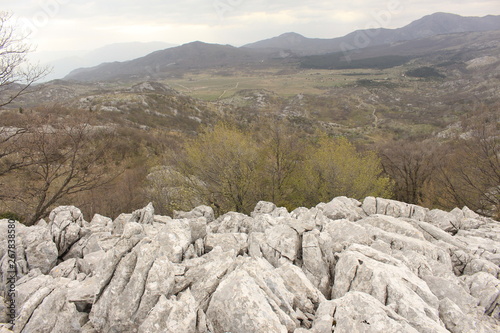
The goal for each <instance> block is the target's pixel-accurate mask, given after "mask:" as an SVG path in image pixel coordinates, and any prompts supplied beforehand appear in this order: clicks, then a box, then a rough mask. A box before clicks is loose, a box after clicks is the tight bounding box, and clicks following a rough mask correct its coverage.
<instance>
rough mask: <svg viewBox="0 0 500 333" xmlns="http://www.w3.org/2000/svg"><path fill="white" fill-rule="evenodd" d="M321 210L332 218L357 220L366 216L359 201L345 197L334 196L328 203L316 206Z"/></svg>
mask: <svg viewBox="0 0 500 333" xmlns="http://www.w3.org/2000/svg"><path fill="white" fill-rule="evenodd" d="M316 207H317V208H319V209H320V210H322V211H323V214H324V215H325V216H326V217H327V218H329V219H332V220H340V219H347V220H349V221H357V220H360V219H362V218H363V217H365V216H366V213H365V212H364V211H363V209H362V208H361V202H359V201H358V200H356V199H351V198H347V197H336V198H334V199H333V200H332V201H330V202H328V203H326V204H325V203H322V204H319V205H318V206H316Z"/></svg>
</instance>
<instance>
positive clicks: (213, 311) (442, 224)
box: [0, 197, 500, 333]
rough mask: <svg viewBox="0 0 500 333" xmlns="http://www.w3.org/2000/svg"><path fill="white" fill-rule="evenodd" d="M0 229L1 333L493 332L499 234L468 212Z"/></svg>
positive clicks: (208, 216) (342, 202) (204, 216)
mask: <svg viewBox="0 0 500 333" xmlns="http://www.w3.org/2000/svg"><path fill="white" fill-rule="evenodd" d="M8 224H9V222H8V221H7V220H0V258H1V261H0V265H1V271H0V277H1V280H2V284H1V286H0V292H1V294H0V301H2V302H1V304H0V321H5V323H2V324H0V332H18V333H21V332H23V333H31V332H36V333H73V332H75V333H76V332H83V333H101V332H103V333H118V332H120V333H121V332H127V333H128V332H131V333H135V332H137V333H155V332H162V333H164V332H172V333H174V332H175V333H178V332H182V333H225V332H231V333H240V332H241V333H249V332H255V333H260V332H263V333H268V332H279V333H306V332H310V333H332V332H335V333H343V332H345V333H353V332H387V333H392V332H394V333H400V332H409V333H414V332H422V333H431V332H432V333H440V332H443V333H444V332H452V333H459V332H460V333H466V332H468V333H477V332H484V333H488V332H491V333H493V332H500V223H499V222H497V221H494V220H491V219H488V218H485V217H482V216H480V215H478V214H476V213H474V212H472V211H471V210H470V209H468V208H467V207H464V208H463V209H458V208H457V209H454V210H452V211H451V212H445V211H442V210H428V209H426V208H423V207H419V206H415V205H409V204H406V203H402V202H397V201H394V200H387V199H382V198H374V197H368V198H366V199H365V200H363V201H357V200H354V199H349V198H346V197H338V198H334V199H333V200H332V201H331V202H328V203H320V204H318V205H317V206H316V207H313V208H303V207H302V208H297V209H295V210H294V211H293V212H288V211H287V210H286V209H285V208H280V207H276V205H274V204H273V203H269V202H259V203H258V204H257V206H256V207H255V210H254V211H253V212H252V213H251V214H250V215H249V216H248V215H244V214H241V213H234V212H229V213H226V214H224V215H221V216H219V217H217V218H216V217H215V216H214V212H213V210H212V209H211V208H210V207H208V206H200V207H197V208H195V209H193V210H192V211H190V212H180V211H178V212H175V213H174V216H173V217H167V216H160V215H155V212H154V207H153V206H152V205H151V204H149V205H148V206H146V207H145V208H143V209H139V210H136V211H134V212H133V213H131V214H129V213H124V214H121V215H120V216H118V217H117V218H116V219H115V220H112V219H110V218H108V217H104V216H101V215H95V216H94V217H93V218H92V220H91V221H90V222H87V221H85V220H84V219H83V215H82V213H81V212H80V210H79V209H78V208H76V207H73V206H63V207H58V208H56V209H54V210H53V211H52V212H51V213H50V216H49V219H48V222H47V223H44V222H40V223H38V224H37V225H35V226H32V227H26V226H24V225H21V224H19V223H16V224H15V226H16V249H15V252H16V255H17V258H16V267H17V282H16V284H15V288H16V291H17V294H16V311H17V312H16V319H15V325H11V324H10V323H8V316H7V315H8V309H7V307H6V306H5V305H3V303H4V301H6V300H7V297H8V293H7V291H8V290H7V289H8V278H9V273H8V271H9V267H10V266H9V265H10V264H11V262H10V261H9V253H8V251H7V249H8V238H7V235H8V233H7V230H8Z"/></svg>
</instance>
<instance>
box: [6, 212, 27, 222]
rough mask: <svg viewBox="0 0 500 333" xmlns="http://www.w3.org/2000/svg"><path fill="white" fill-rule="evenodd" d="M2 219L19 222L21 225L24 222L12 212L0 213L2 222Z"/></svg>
mask: <svg viewBox="0 0 500 333" xmlns="http://www.w3.org/2000/svg"><path fill="white" fill-rule="evenodd" d="M2 219H7V220H14V221H19V222H21V223H22V222H23V220H24V219H23V218H22V216H20V215H19V214H16V213H13V212H3V213H0V220H2Z"/></svg>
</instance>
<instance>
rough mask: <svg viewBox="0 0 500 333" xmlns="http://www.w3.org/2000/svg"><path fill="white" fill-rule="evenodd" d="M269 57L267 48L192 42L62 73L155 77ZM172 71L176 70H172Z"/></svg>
mask: <svg viewBox="0 0 500 333" xmlns="http://www.w3.org/2000/svg"><path fill="white" fill-rule="evenodd" d="M268 58H269V52H267V51H262V50H252V49H246V48H237V47H234V46H230V45H219V44H207V43H203V42H199V41H197V42H192V43H188V44H184V45H181V46H178V47H173V48H170V49H166V50H161V51H156V52H153V53H151V54H148V55H147V56H144V57H141V58H138V59H134V60H131V61H126V62H113V63H105V64H101V65H99V66H97V67H93V68H81V69H77V70H74V71H72V72H71V73H70V74H69V75H67V76H66V77H65V79H67V80H80V81H96V80H111V79H127V78H129V77H133V76H147V77H150V78H154V77H156V76H161V75H163V74H165V73H176V72H179V71H184V70H189V69H205V68H224V67H226V66H243V65H245V64H249V63H258V62H261V61H263V60H265V59H268ZM174 75H175V74H174Z"/></svg>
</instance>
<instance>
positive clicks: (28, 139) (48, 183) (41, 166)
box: [6, 112, 115, 225]
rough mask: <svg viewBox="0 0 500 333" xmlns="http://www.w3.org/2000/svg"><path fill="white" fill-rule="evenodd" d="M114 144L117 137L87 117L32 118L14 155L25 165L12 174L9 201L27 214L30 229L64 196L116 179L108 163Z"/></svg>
mask: <svg viewBox="0 0 500 333" xmlns="http://www.w3.org/2000/svg"><path fill="white" fill-rule="evenodd" d="M112 143H113V133H112V132H111V131H110V130H109V129H100V128H99V127H95V126H93V125H92V124H91V121H90V119H89V118H88V117H87V116H83V115H80V114H72V115H71V116H69V117H61V116H60V115H57V114H56V115H54V114H51V113H45V112H44V113H41V114H40V115H35V114H34V115H32V116H31V124H30V125H29V126H27V130H26V132H24V133H23V134H22V135H21V136H20V137H19V138H18V139H17V142H16V147H17V152H16V154H13V155H12V156H11V157H12V158H13V159H14V163H16V162H15V161H16V160H17V161H22V163H24V167H23V168H19V169H17V170H14V171H12V172H11V173H10V174H9V175H8V176H7V177H8V178H7V179H6V181H7V182H8V183H9V187H10V191H9V193H10V194H11V196H10V198H7V199H8V200H9V201H11V202H12V203H13V204H14V205H15V206H17V207H18V209H17V210H18V211H23V212H25V213H26V214H25V215H26V223H27V224H28V225H29V224H33V223H35V222H36V221H38V220H39V219H40V218H43V217H45V216H46V215H47V214H48V212H49V210H50V209H51V208H53V207H54V206H55V205H56V204H60V203H61V201H62V200H64V199H65V198H68V197H71V196H72V195H75V194H77V193H81V192H84V191H89V190H91V189H94V188H97V187H100V186H103V185H105V184H106V183H107V182H109V181H110V180H111V179H113V177H114V175H115V173H114V172H113V170H110V169H109V165H108V163H107V155H108V153H109V152H110V151H111V150H112Z"/></svg>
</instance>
